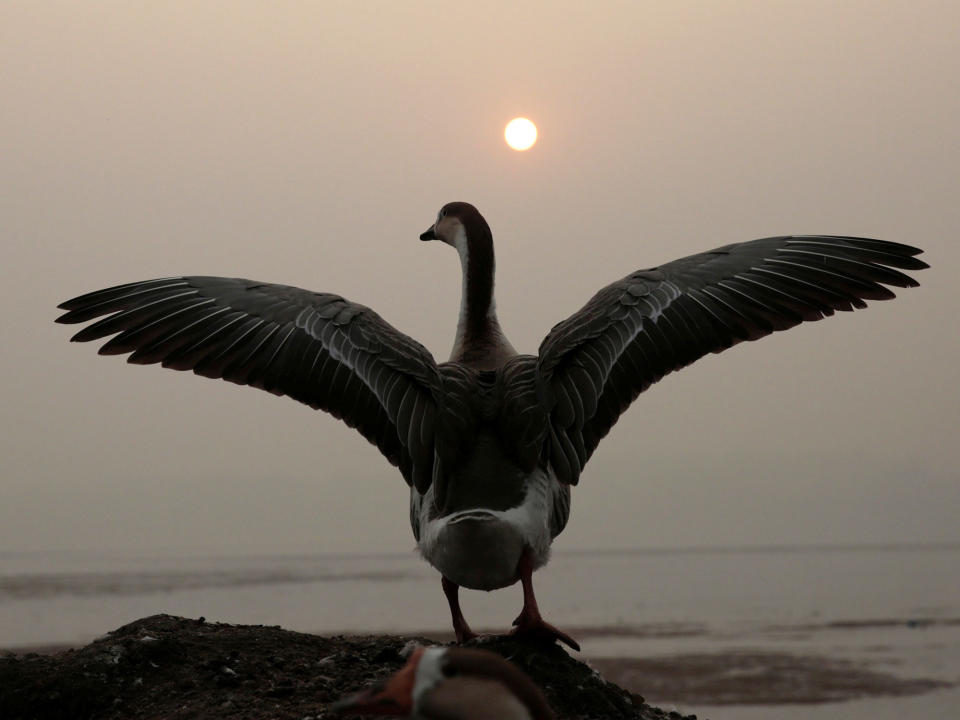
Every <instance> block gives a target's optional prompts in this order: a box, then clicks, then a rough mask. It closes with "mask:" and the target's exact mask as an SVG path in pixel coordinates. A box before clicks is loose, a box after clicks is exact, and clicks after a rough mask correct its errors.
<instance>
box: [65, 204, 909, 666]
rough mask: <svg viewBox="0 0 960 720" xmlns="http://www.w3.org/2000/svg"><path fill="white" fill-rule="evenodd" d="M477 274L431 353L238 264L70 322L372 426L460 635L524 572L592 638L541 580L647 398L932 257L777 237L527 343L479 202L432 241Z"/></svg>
mask: <svg viewBox="0 0 960 720" xmlns="http://www.w3.org/2000/svg"><path fill="white" fill-rule="evenodd" d="M420 239H421V240H424V241H439V242H442V243H445V244H447V245H450V246H452V247H453V248H455V249H456V251H457V252H458V254H459V256H460V263H461V267H462V271H463V279H462V290H461V302H460V313H459V318H458V322H457V329H456V335H455V339H454V343H453V351H452V353H451V356H450V359H449V361H447V362H442V363H437V362H435V360H434V358H433V356H432V355H431V354H430V352H429V351H427V349H426V348H425V347H424V346H423V345H421V344H420V343H418V342H416V341H415V340H413V339H412V338H410V337H408V336H407V335H405V334H403V333H401V332H399V331H398V330H396V329H395V328H394V327H393V326H391V325H390V324H389V323H387V322H386V321H385V320H384V319H383V318H381V317H380V316H379V315H378V314H377V313H375V312H374V311H373V310H371V309H370V308H367V307H364V306H363V305H359V304H357V303H354V302H351V301H349V300H346V299H345V298H343V297H340V296H339V295H333V294H328V293H318V292H309V291H307V290H301V289H299V288H295V287H288V286H284V285H273V284H268V283H263V282H257V281H253V280H242V279H230V278H222V277H200V276H185V277H170V278H164V279H157V280H147V281H143V282H134V283H129V284H125V285H119V286H116V287H112V288H108V289H105V290H100V291H97V292H92V293H89V294H86V295H83V296H80V297H77V298H75V299H73V300H68V301H66V302H64V303H62V304H61V305H60V308H61V309H62V310H65V311H66V312H65V313H64V314H62V315H61V316H60V317H59V318H58V319H57V321H58V322H61V323H84V322H87V321H90V320H93V319H95V318H100V317H101V316H106V317H102V319H100V320H98V321H97V322H95V323H93V324H91V325H88V326H86V327H85V328H83V329H82V330H80V331H79V332H78V333H76V334H75V335H74V336H73V338H72V340H74V341H80V342H84V341H91V340H98V339H101V338H104V337H107V336H113V337H112V338H111V339H110V340H109V341H107V342H106V343H105V344H104V345H103V346H102V347H101V348H100V351H99V352H100V353H101V354H104V355H114V354H129V357H128V358H127V361H128V362H131V363H140V364H150V363H160V364H162V365H163V366H164V367H168V368H173V369H175V370H192V371H193V372H195V373H197V374H198V375H202V376H205V377H210V378H223V379H225V380H229V381H231V382H234V383H238V384H240V385H249V386H252V387H257V388H261V389H263V390H266V391H268V392H271V393H274V394H276V395H286V396H289V397H291V398H293V399H295V400H298V401H300V402H303V403H306V404H307V405H309V406H311V407H313V408H315V409H322V410H325V411H326V412H328V413H330V414H332V415H333V416H334V417H336V418H339V419H341V420H343V422H345V423H346V424H347V425H348V426H350V427H353V428H356V430H357V431H359V432H360V433H361V434H362V435H363V436H364V437H365V438H366V439H367V440H368V441H370V442H371V443H372V444H374V445H376V446H377V448H378V449H379V450H380V452H381V453H382V454H383V455H384V457H386V459H387V460H388V461H389V462H390V463H392V464H393V465H395V466H397V467H398V468H399V470H400V474H401V475H402V476H403V478H404V479H405V480H406V482H407V484H408V485H409V488H410V524H411V527H412V529H413V534H414V537H415V538H416V542H417V547H418V549H419V551H420V553H421V554H422V555H423V557H424V558H425V559H426V560H427V561H428V562H429V563H430V564H431V565H432V566H433V567H434V568H436V569H437V570H439V571H440V575H441V585H442V588H443V591H444V594H445V595H446V599H447V602H448V604H449V608H450V615H451V620H452V623H453V629H454V633H455V635H456V638H457V640H458V642H461V643H462V642H465V641H467V640H469V639H471V638H474V637H476V633H474V632H473V631H472V630H471V628H470V626H469V624H468V623H467V621H466V619H465V618H464V616H463V613H462V611H461V608H460V603H459V589H460V588H461V587H466V588H470V589H475V590H486V591H489V590H494V589H498V588H503V587H507V586H510V585H513V584H515V583H516V582H518V581H519V582H520V584H521V586H522V588H523V606H522V609H521V612H520V614H519V616H518V617H517V618H516V620H514V623H513V624H514V626H515V627H514V629H513V630H512V632H513V633H514V634H516V635H518V636H521V637H524V638H527V639H532V640H538V641H543V642H554V641H560V642H563V643H566V644H567V645H568V646H570V647H571V648H574V649H579V645H578V644H577V643H576V641H574V640H573V638H571V637H570V636H569V635H567V634H566V633H564V632H562V631H560V630H559V629H557V628H556V627H554V626H553V625H550V624H549V623H547V622H546V621H545V620H544V619H543V617H542V616H541V613H540V610H539V607H538V604H537V600H536V596H535V595H534V591H533V583H532V575H533V572H534V571H535V570H537V569H538V568H540V567H542V566H543V565H544V564H545V563H546V562H547V560H548V557H549V552H550V545H551V543H552V542H553V540H554V538H556V537H557V535H559V534H560V532H561V531H562V530H563V529H564V526H565V525H566V523H567V519H568V517H569V513H570V494H571V487H572V486H574V485H577V483H578V481H579V479H580V475H581V473H582V471H583V469H584V466H585V465H586V463H587V461H588V460H589V459H590V457H591V455H592V454H593V452H594V451H595V450H596V448H597V445H598V443H599V442H600V440H601V439H602V438H603V437H604V436H605V435H606V434H607V433H608V432H609V431H610V428H611V427H612V426H613V424H614V423H615V422H616V421H617V419H618V418H619V417H620V414H621V413H623V412H624V411H625V410H626V409H627V407H628V406H629V405H630V404H631V403H632V402H633V400H634V399H636V397H637V396H638V395H639V394H640V393H641V392H643V391H644V390H645V389H646V388H648V387H649V386H650V385H651V384H652V383H655V382H657V381H658V380H660V379H661V378H662V377H663V376H665V375H667V374H668V373H671V372H673V371H675V370H678V369H680V368H682V367H685V366H687V365H689V364H690V363H692V362H694V361H695V360H697V359H698V358H700V357H703V356H704V355H706V354H707V353H710V352H713V353H718V352H721V351H723V350H725V349H727V348H729V347H731V346H733V345H735V344H737V343H739V342H741V341H745V340H757V339H759V338H761V337H764V336H766V335H769V334H770V333H772V332H774V331H778V330H786V329H788V328H791V327H793V326H795V325H798V324H799V323H801V322H803V321H813V320H819V319H821V318H823V317H826V316H829V315H832V314H833V313H834V311H836V310H853V309H854V308H863V307H866V302H865V301H866V300H885V299H888V298H892V297H894V294H893V292H892V291H891V290H890V289H889V288H888V287H887V286H893V287H901V288H907V287H915V286H917V284H918V283H917V282H916V281H915V280H914V279H913V278H912V277H910V276H908V275H906V274H904V273H903V272H900V270H920V269H923V268H925V267H927V264H926V263H924V262H923V261H921V260H919V259H918V258H917V257H915V256H916V255H918V254H919V253H920V252H921V250H919V249H917V248H914V247H910V246H908V245H902V244H899V243H893V242H887V241H882V240H873V239H869V238H860V237H846V236H836V235H794V236H781V237H770V238H765V239H760V240H753V241H749V242H742V243H736V244H731V245H725V246H723V247H720V248H717V249H715V250H710V251H709V252H704V253H700V254H697V255H691V256H689V257H685V258H681V259H679V260H674V261H672V262H669V263H666V264H664V265H660V266H657V267H653V268H649V269H646V270H638V271H636V272H632V273H630V274H629V275H627V276H626V277H624V278H623V279H621V280H617V281H616V282H614V283H612V284H610V285H608V286H607V287H605V288H603V289H602V290H600V291H599V292H598V293H597V294H596V295H594V296H593V298H592V299H591V300H590V301H589V302H587V304H586V305H584V306H583V308H582V309H580V310H579V311H577V312H575V313H574V314H573V315H571V316H570V317H569V318H567V319H566V320H564V321H562V322H560V323H559V324H557V325H555V326H554V327H553V329H551V330H550V332H549V333H548V334H547V336H546V338H545V339H544V340H543V342H542V343H541V344H540V348H539V352H538V354H537V355H524V354H519V353H517V351H516V350H514V348H513V346H512V345H511V344H510V342H509V341H508V340H507V338H506V336H505V335H504V332H503V330H502V328H501V327H500V323H499V321H498V319H497V313H496V303H495V301H494V253H493V237H492V234H491V232H490V227H489V225H488V224H487V222H486V220H484V218H483V217H482V216H481V215H480V213H479V212H478V211H477V209H476V208H475V207H474V206H473V205H470V204H468V203H465V202H452V203H448V204H446V205H444V206H443V207H442V208H441V209H440V211H439V213H438V214H437V216H436V220H435V222H434V223H433V225H431V226H430V227H429V228H428V229H427V230H426V232H424V233H423V234H422V235H420Z"/></svg>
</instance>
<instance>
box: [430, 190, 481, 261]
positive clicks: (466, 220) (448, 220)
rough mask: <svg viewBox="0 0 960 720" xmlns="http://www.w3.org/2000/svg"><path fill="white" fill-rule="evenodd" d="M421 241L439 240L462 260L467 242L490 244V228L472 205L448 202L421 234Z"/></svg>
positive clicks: (466, 248)
mask: <svg viewBox="0 0 960 720" xmlns="http://www.w3.org/2000/svg"><path fill="white" fill-rule="evenodd" d="M420 239H421V240H439V241H440V242H443V243H446V244H447V245H450V246H451V247H454V248H456V249H457V252H459V253H460V257H461V258H463V257H464V256H465V255H466V253H467V250H468V243H469V241H473V244H476V243H477V242H481V241H483V240H487V241H488V242H491V243H492V236H491V233H490V226H489V225H487V221H486V220H484V219H483V215H481V214H480V211H479V210H477V209H476V208H475V207H474V206H473V205H471V204H470V203H466V202H450V203H447V204H446V205H444V206H443V207H442V208H440V212H438V213H437V219H436V220H435V221H434V223H433V225H431V226H430V227H429V228H427V230H426V232H423V233H421V235H420Z"/></svg>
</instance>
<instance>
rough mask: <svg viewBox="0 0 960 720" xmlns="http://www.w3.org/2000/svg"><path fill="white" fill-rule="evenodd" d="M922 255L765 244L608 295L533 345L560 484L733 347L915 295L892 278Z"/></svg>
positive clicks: (882, 246) (676, 265)
mask: <svg viewBox="0 0 960 720" xmlns="http://www.w3.org/2000/svg"><path fill="white" fill-rule="evenodd" d="M920 252H921V251H920V250H918V249H917V248H913V247H910V246H908V245H901V244H899V243H891V242H885V241H882V240H870V239H866V238H855V237H839V236H822V235H814V236H792V237H774V238H766V239H763V240H754V241H752V242H745V243H739V244H734V245H727V246H725V247H722V248H717V249H716V250H712V251H710V252H705V253H700V254H698V255H691V256H690V257H686V258H682V259H680V260H674V261H673V262H670V263H667V264H666V265H661V266H660V267H656V268H651V269H649V270H640V271H637V272H635V273H632V274H630V275H628V276H627V277H625V278H623V279H622V280H620V281H618V282H615V283H613V284H612V285H609V286H607V287H606V288H604V289H603V290H601V291H600V292H599V293H597V294H596V295H595V296H594V297H593V298H592V299H591V300H590V302H588V303H587V304H586V306H584V307H583V308H582V309H581V310H579V311H578V312H576V313H574V314H573V315H572V316H571V317H570V318H568V319H567V320H564V321H563V322H561V323H560V324H558V325H556V326H555V327H554V328H553V329H552V330H551V331H550V333H549V334H548V335H547V337H546V338H545V339H544V341H543V343H542V344H541V345H540V354H539V359H538V361H537V371H538V377H537V383H538V395H539V398H540V402H541V403H542V404H546V406H547V408H548V410H549V414H550V422H549V425H550V433H551V438H550V439H551V442H550V459H551V462H552V464H553V467H554V470H555V471H556V473H557V476H558V478H559V479H560V480H562V481H564V482H568V483H574V484H575V483H576V482H577V480H578V479H579V477H580V472H581V470H582V469H583V466H584V465H585V464H586V462H587V460H588V459H589V458H590V455H591V454H592V453H593V451H594V449H596V446H597V444H598V443H599V442H600V439H601V438H603V437H604V436H605V435H606V434H607V432H609V430H610V428H611V427H612V426H613V424H614V423H615V422H616V421H617V418H619V416H620V414H621V413H622V412H623V411H624V410H626V408H627V407H628V406H629V405H630V403H631V402H633V400H634V399H635V398H636V397H637V395H639V394H640V393H641V392H643V390H645V389H646V388H647V387H649V386H650V385H651V384H652V383H654V382H656V381H658V380H659V379H660V378H662V377H663V376H664V375H666V374H668V373H670V372H673V371H674V370H678V369H680V368H682V367H684V366H686V365H689V364H690V363H692V362H693V361H694V360H697V359H698V358H700V357H703V356H704V355H705V354H707V353H708V352H715V353H716V352H721V351H723V350H725V349H726V348H729V347H731V346H732V345H735V344H736V343H738V342H741V341H743V340H757V339H758V338H761V337H764V336H765V335H769V334H770V333H772V332H774V331H776V330H786V329H787V328H791V327H793V326H794V325H797V324H799V323H801V322H803V321H805V320H806V321H811V320H819V319H820V318H823V317H826V316H828V315H832V314H833V312H834V311H835V310H852V309H854V308H863V307H866V302H864V301H865V300H886V299H888V298H892V297H894V294H893V293H892V292H891V291H890V290H889V289H887V288H886V287H884V286H885V285H892V286H895V287H914V286H916V285H917V282H916V281H915V280H914V279H913V278H911V277H909V276H907V275H905V274H904V273H901V272H899V271H897V270H894V269H892V268H901V269H906V270H920V269H922V268H925V267H927V265H926V263H924V262H923V261H921V260H919V259H917V258H916V257H914V256H915V255H917V254H919V253H920Z"/></svg>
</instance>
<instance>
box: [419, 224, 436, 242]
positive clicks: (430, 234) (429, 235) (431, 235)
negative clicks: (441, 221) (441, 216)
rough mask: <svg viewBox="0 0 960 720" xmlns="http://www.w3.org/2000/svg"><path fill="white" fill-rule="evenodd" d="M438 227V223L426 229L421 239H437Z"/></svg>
mask: <svg viewBox="0 0 960 720" xmlns="http://www.w3.org/2000/svg"><path fill="white" fill-rule="evenodd" d="M436 227H437V226H436V225H431V226H430V227H429V228H428V229H427V231H426V232H425V233H422V234H421V235H420V239H421V240H436V239H437V233H436Z"/></svg>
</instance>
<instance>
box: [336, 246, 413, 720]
mask: <svg viewBox="0 0 960 720" xmlns="http://www.w3.org/2000/svg"><path fill="white" fill-rule="evenodd" d="M424 234H426V233H424ZM421 654H422V651H421V652H419V653H416V654H415V655H414V656H413V657H411V658H410V661H409V662H407V664H406V665H404V666H403V668H401V669H400V671H399V672H397V673H396V674H394V675H392V676H390V677H388V678H387V679H386V680H384V681H383V682H381V683H378V684H377V685H374V686H373V687H371V688H367V689H366V690H363V691H361V692H358V693H357V694H355V695H351V696H349V697H346V698H344V699H343V700H338V701H337V702H335V703H334V704H333V705H331V706H330V713H331V714H332V715H391V716H396V717H407V716H408V715H410V713H412V712H413V683H414V680H415V679H416V672H417V663H418V662H419V661H420V655H421Z"/></svg>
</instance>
